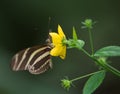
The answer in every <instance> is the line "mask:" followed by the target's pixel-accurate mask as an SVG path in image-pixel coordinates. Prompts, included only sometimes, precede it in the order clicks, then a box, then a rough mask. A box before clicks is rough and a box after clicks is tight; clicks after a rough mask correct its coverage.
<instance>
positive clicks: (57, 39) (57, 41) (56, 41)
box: [49, 33, 61, 46]
mask: <svg viewBox="0 0 120 94" xmlns="http://www.w3.org/2000/svg"><path fill="white" fill-rule="evenodd" d="M49 34H50V36H51V37H52V43H53V45H54V46H56V45H58V44H60V43H61V38H60V36H59V35H58V34H57V33H49Z"/></svg>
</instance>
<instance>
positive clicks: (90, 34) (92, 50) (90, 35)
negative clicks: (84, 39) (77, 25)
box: [88, 28, 94, 55]
mask: <svg viewBox="0 0 120 94" xmlns="http://www.w3.org/2000/svg"><path fill="white" fill-rule="evenodd" d="M88 32H89V39H90V46H91V52H92V55H93V54H94V48H93V38H92V33H91V29H90V28H88Z"/></svg>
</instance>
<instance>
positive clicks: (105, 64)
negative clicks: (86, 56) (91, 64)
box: [91, 57, 120, 77]
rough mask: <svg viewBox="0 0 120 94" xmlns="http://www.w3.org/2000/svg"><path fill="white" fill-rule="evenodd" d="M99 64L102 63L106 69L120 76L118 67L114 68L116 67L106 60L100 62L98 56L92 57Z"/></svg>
mask: <svg viewBox="0 0 120 94" xmlns="http://www.w3.org/2000/svg"><path fill="white" fill-rule="evenodd" d="M91 58H92V59H93V60H94V61H95V62H96V63H97V64H98V65H100V66H101V67H102V68H104V69H106V70H108V71H110V72H112V73H113V74H115V75H117V76H119V77H120V71H119V70H117V69H116V68H114V67H112V66H110V65H109V64H108V63H106V62H100V61H98V60H97V59H96V58H94V57H91Z"/></svg>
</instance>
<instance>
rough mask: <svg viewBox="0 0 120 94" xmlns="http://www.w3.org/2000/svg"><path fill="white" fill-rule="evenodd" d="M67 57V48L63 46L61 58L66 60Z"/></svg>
mask: <svg viewBox="0 0 120 94" xmlns="http://www.w3.org/2000/svg"><path fill="white" fill-rule="evenodd" d="M65 57H66V46H63V48H62V51H61V54H60V58H61V59H65Z"/></svg>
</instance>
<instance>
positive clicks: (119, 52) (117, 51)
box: [94, 46, 120, 56]
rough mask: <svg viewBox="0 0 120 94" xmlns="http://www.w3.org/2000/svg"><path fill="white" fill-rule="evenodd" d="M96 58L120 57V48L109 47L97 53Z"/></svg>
mask: <svg viewBox="0 0 120 94" xmlns="http://www.w3.org/2000/svg"><path fill="white" fill-rule="evenodd" d="M94 56H120V46H107V47H104V48H101V49H99V50H98V51H96V53H95V54H94Z"/></svg>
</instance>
